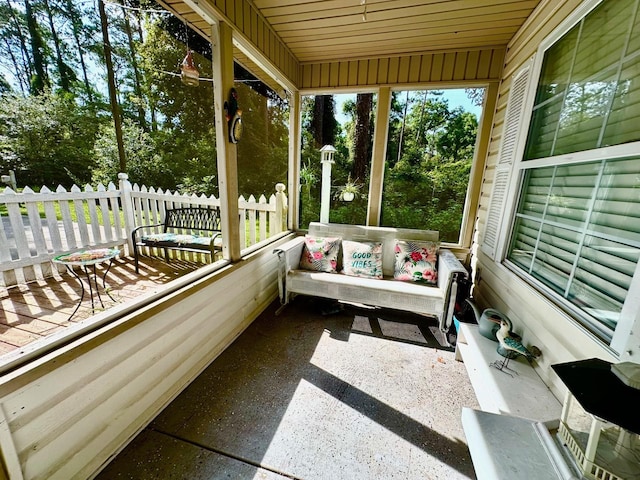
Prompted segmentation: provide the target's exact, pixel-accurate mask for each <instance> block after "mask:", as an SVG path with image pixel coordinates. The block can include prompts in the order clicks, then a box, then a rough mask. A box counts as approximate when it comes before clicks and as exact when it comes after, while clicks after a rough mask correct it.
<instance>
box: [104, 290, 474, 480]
mask: <svg viewBox="0 0 640 480" xmlns="http://www.w3.org/2000/svg"><path fill="white" fill-rule="evenodd" d="M325 306H326V304H323V303H321V302H320V301H319V300H316V299H311V298H303V297H299V298H297V299H296V301H295V302H294V303H293V304H292V305H290V306H288V307H287V308H286V309H285V310H284V312H282V313H281V314H280V315H279V316H275V314H274V313H275V309H276V307H277V305H276V303H274V304H272V305H271V306H270V307H269V308H268V309H267V310H266V311H265V312H264V313H263V314H262V315H260V316H259V317H258V319H257V320H256V321H255V322H253V324H251V325H250V326H249V327H248V328H247V330H245V332H244V333H243V334H242V335H241V336H240V337H239V338H238V339H237V340H236V341H235V342H234V343H233V344H232V345H231V346H230V347H229V348H228V349H227V350H226V351H225V352H223V353H222V354H221V355H220V356H219V357H218V358H217V359H216V360H215V361H214V362H213V363H212V364H211V365H210V366H209V367H208V368H207V369H206V370H205V371H204V372H203V373H202V374H201V375H200V376H199V377H198V378H197V379H196V380H195V381H194V382H193V383H192V384H191V385H190V386H189V387H188V388H187V389H186V390H185V391H184V392H182V394H181V395H179V396H178V397H177V398H176V399H175V400H174V401H173V402H172V403H171V404H170V405H169V406H167V407H166V408H165V409H164V411H162V412H161V413H160V415H158V417H157V418H156V419H155V420H154V421H153V422H152V423H151V424H150V425H149V426H148V427H147V428H145V429H144V430H143V431H142V432H141V433H140V434H139V435H138V436H137V437H136V438H135V439H134V440H133V441H132V442H131V443H130V444H129V445H128V446H127V447H126V448H125V449H124V450H123V451H122V452H121V453H120V454H119V455H118V456H117V457H115V458H114V460H113V461H112V462H111V463H110V464H109V465H107V466H106V468H105V469H104V470H103V471H102V472H101V474H100V475H99V476H98V477H97V478H98V479H101V480H105V479H178V478H179V479H189V480H204V479H220V478H238V479H274V480H275V479H285V478H288V479H291V478H294V479H331V480H336V479H349V480H354V479H391V478H396V479H460V478H475V474H474V470H473V466H472V463H471V458H470V455H469V451H468V449H467V445H466V440H465V437H464V433H463V430H462V424H461V419H460V416H461V408H462V407H463V406H466V407H472V408H478V404H477V401H476V398H475V396H474V393H473V389H472V387H471V384H470V382H469V379H468V377H467V373H466V370H465V367H464V365H463V364H462V363H459V362H456V361H455V360H454V352H453V349H451V348H447V347H443V346H442V345H443V342H442V339H441V337H440V334H439V332H438V330H437V327H436V323H435V321H434V320H433V319H429V318H425V317H421V316H418V315H413V314H406V313H401V312H395V311H388V310H379V309H375V310H370V309H365V308H357V307H353V306H345V307H344V308H343V309H342V311H340V312H338V313H335V314H331V315H322V314H321V313H320V311H321V310H322V309H323V308H324V307H325Z"/></svg>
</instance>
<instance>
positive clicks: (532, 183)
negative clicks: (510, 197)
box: [519, 167, 555, 217]
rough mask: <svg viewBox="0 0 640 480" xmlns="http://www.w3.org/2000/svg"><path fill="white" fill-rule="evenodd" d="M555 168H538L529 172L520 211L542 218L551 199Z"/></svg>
mask: <svg viewBox="0 0 640 480" xmlns="http://www.w3.org/2000/svg"><path fill="white" fill-rule="evenodd" d="M554 171H555V168H553V167H549V168H537V169H535V170H528V171H527V173H526V174H527V176H528V178H527V180H526V182H525V185H526V186H527V187H526V190H525V191H524V192H523V194H522V204H521V206H520V209H519V211H520V212H521V213H523V214H525V215H527V216H530V217H542V215H543V214H544V212H545V206H546V205H547V201H548V200H547V199H548V197H549V189H550V188H551V182H552V181H553V175H554Z"/></svg>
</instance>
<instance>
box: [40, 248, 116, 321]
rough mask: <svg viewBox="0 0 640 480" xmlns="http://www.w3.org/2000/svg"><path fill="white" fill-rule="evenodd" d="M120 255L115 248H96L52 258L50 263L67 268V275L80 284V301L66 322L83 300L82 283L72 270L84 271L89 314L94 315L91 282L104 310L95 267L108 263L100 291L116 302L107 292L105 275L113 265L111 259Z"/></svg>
mask: <svg viewBox="0 0 640 480" xmlns="http://www.w3.org/2000/svg"><path fill="white" fill-rule="evenodd" d="M119 254H120V250H118V249H117V248H97V249H93V250H78V251H74V252H69V253H64V254H62V255H58V256H57V257H54V258H53V260H52V262H53V263H59V264H61V265H64V266H65V267H67V270H68V271H69V273H71V274H72V275H73V276H74V277H76V278H77V279H78V282H79V283H80V288H81V292H80V300H79V301H78V305H76V308H75V310H74V311H73V313H71V315H69V318H68V319H67V320H71V318H73V316H74V315H75V314H76V312H77V311H78V309H79V308H80V305H82V301H83V300H84V291H85V288H84V282H83V281H82V279H81V278H80V275H78V273H77V272H76V271H75V269H74V268H73V267H74V266H79V267H81V268H80V271H81V272H82V271H84V274H85V276H86V277H87V283H88V284H89V297H90V298H91V313H95V302H94V299H93V297H94V288H93V286H92V283H91V281H92V280H93V285H95V295H96V296H97V297H98V300H100V306H101V307H102V308H104V303H102V297H101V296H100V290H99V289H98V279H97V275H96V265H98V264H101V263H105V262H109V265H108V266H107V269H106V270H105V272H104V274H103V275H102V290H104V292H105V293H106V294H107V295H108V296H109V298H110V299H111V300H113V301H114V302H115V301H116V300H115V298H113V297H112V296H111V294H110V293H109V291H108V290H107V287H106V284H105V281H106V278H107V273H109V269H110V268H111V264H112V263H113V259H114V258H115V257H117V256H118V255H119Z"/></svg>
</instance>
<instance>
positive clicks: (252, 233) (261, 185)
mask: <svg viewBox="0 0 640 480" xmlns="http://www.w3.org/2000/svg"><path fill="white" fill-rule="evenodd" d="M235 89H236V92H237V101H238V108H239V109H240V110H241V111H242V115H241V120H242V131H243V133H242V136H241V138H240V140H239V141H238V143H237V147H238V192H239V194H240V199H239V209H240V242H241V244H240V248H241V249H244V248H247V247H249V246H251V245H254V244H256V243H258V242H260V241H261V240H265V239H266V238H268V237H270V236H272V235H275V234H277V233H279V232H281V231H283V230H284V228H285V226H286V219H280V220H279V219H277V218H276V205H275V201H276V199H275V193H276V184H277V183H283V184H285V185H286V184H287V170H288V157H289V104H288V101H287V99H286V98H280V97H279V96H278V95H277V94H276V93H275V92H274V91H273V90H271V89H270V88H269V87H267V86H266V85H265V84H264V83H262V82H261V81H258V80H257V79H255V78H251V79H247V80H245V79H242V80H239V79H236V82H235ZM285 193H286V192H285Z"/></svg>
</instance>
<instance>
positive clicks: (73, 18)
mask: <svg viewBox="0 0 640 480" xmlns="http://www.w3.org/2000/svg"><path fill="white" fill-rule="evenodd" d="M65 2H66V7H67V8H66V14H67V18H68V19H69V21H70V23H71V33H72V35H73V40H74V43H75V47H76V52H77V53H78V60H79V61H80V67H81V69H82V79H83V82H84V89H85V93H86V94H87V99H88V100H89V103H93V88H92V87H91V84H90V83H89V75H88V73H87V64H86V62H85V59H84V48H83V45H82V41H81V37H82V33H83V32H82V30H83V26H82V15H81V13H80V12H79V11H78V9H77V8H76V6H75V4H74V3H73V0H65Z"/></svg>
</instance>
